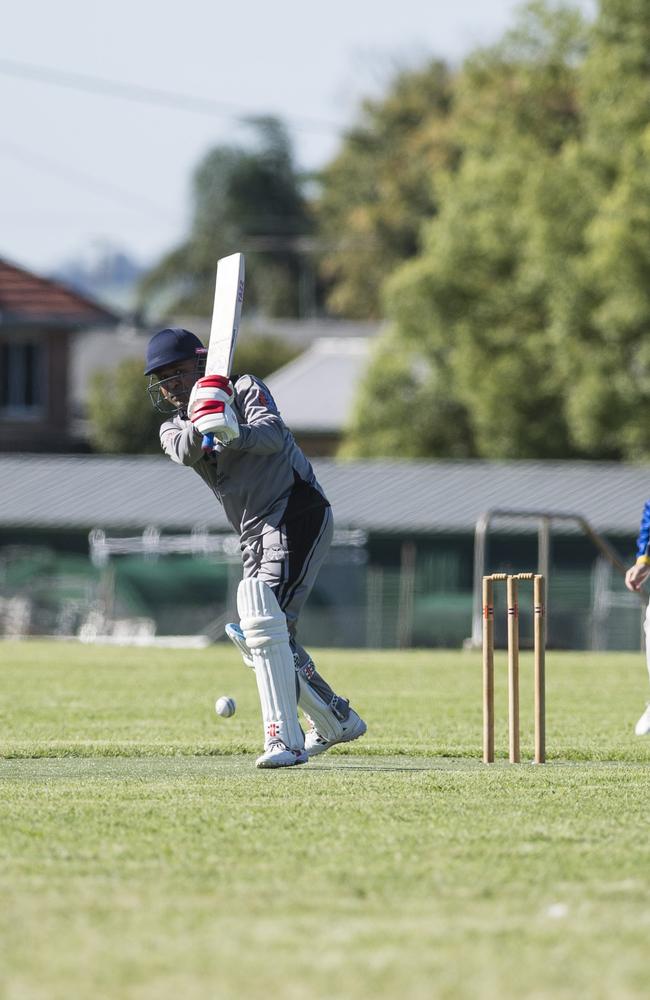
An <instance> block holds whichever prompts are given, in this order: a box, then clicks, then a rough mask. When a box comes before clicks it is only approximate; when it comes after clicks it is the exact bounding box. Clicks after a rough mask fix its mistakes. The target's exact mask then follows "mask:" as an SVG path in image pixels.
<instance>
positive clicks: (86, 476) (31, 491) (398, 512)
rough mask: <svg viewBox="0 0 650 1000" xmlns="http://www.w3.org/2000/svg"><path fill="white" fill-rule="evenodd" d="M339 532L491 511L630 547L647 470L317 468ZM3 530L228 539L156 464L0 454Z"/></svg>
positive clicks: (200, 492) (434, 529)
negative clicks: (559, 520) (576, 523)
mask: <svg viewBox="0 0 650 1000" xmlns="http://www.w3.org/2000/svg"><path fill="white" fill-rule="evenodd" d="M313 464H314V468H315V471H316V475H317V477H318V479H319V481H320V482H321V484H322V486H323V487H324V489H325V491H326V493H327V495H328V497H329V498H330V500H331V502H332V506H333V508H334V516H335V521H336V524H337V526H338V527H339V528H358V529H362V530H365V531H370V532H386V533H392V532H413V533H420V532H422V533H439V532H453V533H465V532H470V531H472V530H473V529H474V526H475V524H476V521H477V519H478V518H479V517H480V516H481V514H483V513H484V512H485V511H487V510H490V509H494V508H508V509H511V510H512V509H520V510H521V509H528V510H530V509H534V510H547V511H563V512H572V513H576V514H579V515H582V516H583V517H585V518H587V519H588V521H589V522H590V523H591V525H592V526H593V527H594V528H595V529H596V530H597V531H600V532H603V533H608V534H615V535H630V536H634V535H636V533H637V530H638V525H639V519H640V514H641V510H642V507H643V504H644V503H645V501H646V500H647V499H648V496H649V495H650V467H647V466H646V467H643V466H630V465H619V464H616V463H601V462H593V463H590V462H484V461H467V462H465V461H407V460H402V461H380V460H372V461H371V460H366V461H354V462H337V461H335V460H329V459H328V460H325V459H321V460H318V461H315V462H314V463H313ZM0 484H1V487H0V498H1V500H0V528H5V529H6V528H9V527H12V526H13V527H16V528H17V527H30V526H31V527H34V528H61V529H64V528H77V529H90V528H92V527H101V528H105V529H113V530H133V529H135V530H140V531H141V530H142V529H143V528H144V527H145V526H147V525H155V526H157V527H158V528H159V529H160V530H173V531H186V530H187V531H189V530H191V529H192V528H199V527H201V528H207V529H208V530H211V531H225V530H227V529H228V525H227V523H226V520H225V518H224V515H223V512H222V509H221V507H220V505H219V504H218V503H217V502H216V501H215V499H214V496H213V495H212V493H211V492H210V491H209V490H208V489H207V488H206V486H205V484H204V483H203V482H202V480H201V479H200V478H199V476H197V475H195V474H192V472H191V470H189V469H186V468H183V467H182V466H180V465H175V464H173V463H172V462H170V461H169V460H168V459H166V458H165V457H164V456H160V457H158V456H146V457H144V456H143V457H140V456H125V457H108V456H99V455H85V456H83V455H82V456H44V455H19V456H15V455H0Z"/></svg>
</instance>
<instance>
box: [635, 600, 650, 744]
mask: <svg viewBox="0 0 650 1000" xmlns="http://www.w3.org/2000/svg"><path fill="white" fill-rule="evenodd" d="M643 628H644V631H645V655H646V664H647V667H648V675H649V676H650V601H649V602H648V608H647V610H646V613H645V621H644V625H643ZM634 732H635V733H636V735H637V736H648V735H650V702H648V704H647V706H646V709H645V712H644V713H643V715H642V716H641V718H640V719H639V721H638V722H637V724H636V726H635V727H634Z"/></svg>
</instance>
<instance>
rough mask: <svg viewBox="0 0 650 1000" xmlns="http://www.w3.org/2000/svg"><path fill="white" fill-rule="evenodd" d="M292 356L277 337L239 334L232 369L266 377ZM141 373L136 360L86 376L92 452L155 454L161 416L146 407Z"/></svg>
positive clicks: (290, 348) (292, 350) (295, 351)
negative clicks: (89, 378)
mask: <svg viewBox="0 0 650 1000" xmlns="http://www.w3.org/2000/svg"><path fill="white" fill-rule="evenodd" d="M298 353H299V350H298V349H297V348H295V347H293V346H292V345H291V344H288V343H287V342H286V341H284V340H282V339H281V338H280V337H275V336H270V335H257V336H246V335H244V336H243V337H241V338H240V339H239V342H238V344H237V350H236V352H235V359H234V365H233V369H234V371H235V372H239V373H242V374H243V373H244V372H250V373H251V374H253V375H258V376H259V377H260V378H266V376H267V375H269V374H270V373H271V372H274V371H277V369H278V368H281V367H282V366H283V365H286V364H287V363H288V362H289V361H291V360H292V359H293V358H294V357H296V355H297V354H298ZM142 369H143V362H142V360H141V359H140V358H128V359H126V360H124V361H122V362H120V364H119V365H117V366H116V367H115V368H114V369H101V370H99V371H97V372H95V373H94V375H93V376H92V379H91V384H90V393H89V397H88V416H89V419H90V424H91V433H90V440H91V444H92V446H93V448H94V450H95V451H100V452H109V453H111V454H122V455H132V454H148V453H152V452H153V453H155V454H158V453H159V452H160V441H159V437H158V430H159V428H160V424H161V423H162V421H163V419H164V417H163V416H162V414H160V413H158V412H157V411H156V410H154V408H153V406H152V405H151V401H150V399H149V396H148V394H147V391H146V385H147V379H146V378H145V377H144V376H143V374H142Z"/></svg>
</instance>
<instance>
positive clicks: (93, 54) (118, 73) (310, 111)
mask: <svg viewBox="0 0 650 1000" xmlns="http://www.w3.org/2000/svg"><path fill="white" fill-rule="evenodd" d="M576 2H577V3H579V6H581V7H582V8H583V9H585V10H587V11H590V10H591V8H592V6H593V4H592V0H576ZM517 6H519V3H518V0H453V2H451V3H450V2H449V0H440V2H439V0H429V2H426V0H400V2H399V3H395V2H391V3H388V2H385V0H347V2H344V0H327V3H319V4H318V5H314V4H310V3H309V2H308V0H301V2H299V0H276V2H275V3H273V4H270V3H268V0H266V2H264V3H263V2H261V0H248V2H243V3H239V4H234V3H226V2H223V0H212V2H208V0H183V2H182V3H174V4H171V3H169V2H167V3H165V2H162V0H155V2H154V0H129V2H127V0H112V2H111V3H110V4H89V3H88V2H87V0H84V2H82V0H57V3H56V4H46V3H44V2H43V0H21V3H20V4H12V5H11V6H10V9H8V10H7V11H5V14H4V17H3V30H2V33H1V34H0V93H1V94H2V107H3V129H2V136H1V137H0V222H1V225H0V255H2V256H6V257H8V258H9V259H11V260H14V261H15V262H17V263H19V264H23V265H25V266H27V267H31V268H33V269H35V270H37V271H39V270H40V271H46V270H47V269H48V268H51V267H52V266H53V265H55V264H56V263H58V262H60V261H61V260H62V259H66V258H68V257H71V256H74V255H77V254H79V253H81V252H83V251H86V250H87V249H88V248H89V247H91V246H93V245H96V244H97V243H98V242H101V241H108V242H110V243H113V244H116V245H119V246H121V247H123V248H125V249H126V250H128V251H130V252H131V253H133V254H134V255H135V256H136V257H137V258H139V259H140V260H142V261H143V262H150V261H151V260H153V259H155V257H156V256H157V255H158V254H160V253H161V252H163V251H164V250H165V249H167V248H169V247H170V246H172V245H174V244H175V243H176V242H178V241H179V240H180V239H181V238H182V236H183V234H184V231H185V228H186V223H187V216H188V207H189V185H190V176H191V172H192V170H193V168H194V167H195V166H196V164H197V163H198V161H199V160H200V158H201V157H202V156H203V155H204V154H205V152H206V151H207V150H208V149H210V148H211V147H212V146H213V145H216V144H218V143H223V142H229V141H233V140H237V138H238V137H239V138H241V137H242V135H243V133H242V130H241V125H239V124H238V121H237V116H238V114H246V113H250V114H259V113H273V114H277V115H279V116H280V117H282V118H283V119H285V120H286V122H287V124H288V125H289V127H290V132H291V136H292V139H293V141H294V148H295V151H296V158H297V161H298V163H299V164H300V166H302V167H304V168H306V169H309V168H317V167H319V166H322V165H323V164H324V163H325V162H327V160H328V159H329V158H330V157H331V156H332V155H334V153H335V152H336V149H337V146H338V142H339V136H340V130H341V129H342V128H345V127H346V126H347V125H349V124H350V123H351V122H352V121H353V120H354V116H355V112H356V110H357V108H358V106H359V102H360V100H361V99H362V98H363V97H364V96H366V95H368V94H379V93H381V92H382V91H383V89H384V86H385V83H386V81H387V80H388V79H389V78H390V76H391V74H392V72H393V71H394V68H395V67H396V66H410V65H417V64H418V63H420V62H422V61H424V60H425V59H426V58H427V57H430V56H434V55H435V56H439V57H442V58H444V59H446V60H448V61H449V62H452V63H453V62H458V61H459V60H461V59H462V57H463V55H464V54H466V53H467V52H468V51H470V50H471V49H473V48H475V47H476V46H478V45H480V44H484V43H488V42H491V41H494V40H496V39H497V38H498V37H499V36H500V35H501V34H502V32H503V31H504V30H505V29H506V28H507V27H508V25H509V24H511V23H512V18H513V11H514V10H515V8H516V7H517ZM50 71H56V72H58V74H60V75H59V77H58V79H59V81H60V82H65V83H66V85H65V86H62V85H60V84H56V83H55V82H54V79H55V78H52V77H51V76H50ZM92 78H94V79H99V80H106V81H113V82H115V83H121V84H124V85H127V87H130V88H137V87H140V88H148V89H149V90H158V91H166V92H172V93H175V94H180V95H193V96H194V97H202V98H208V99H210V100H211V101H212V102H213V103H214V110H213V111H212V112H211V113H209V114H206V113H199V112H198V111H196V110H188V109H178V110H177V109H172V108H170V107H166V106H162V105H160V104H156V103H152V102H150V103H144V102H140V101H136V100H134V99H133V98H134V91H133V90H132V89H131V90H129V91H128V95H129V96H128V99H127V98H125V97H119V96H115V95H110V94H108V93H102V92H98V91H97V89H95V84H93V83H92Z"/></svg>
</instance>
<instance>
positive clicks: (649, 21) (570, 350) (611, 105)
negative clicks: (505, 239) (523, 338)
mask: <svg viewBox="0 0 650 1000" xmlns="http://www.w3.org/2000/svg"><path fill="white" fill-rule="evenodd" d="M649 51H650V7H649V6H648V4H647V3H645V2H642V0H601V3H600V10H599V15H598V17H597V19H596V22H595V24H594V32H593V40H592V44H591V46H590V50H589V54H588V57H587V59H586V60H585V63H584V66H583V68H582V71H581V78H580V82H581V93H582V95H583V96H582V101H583V106H584V138H583V141H582V143H581V150H580V154H581V164H580V165H581V171H580V180H581V197H582V198H583V199H584V197H585V191H589V192H590V197H591V201H592V203H593V208H592V211H591V212H590V213H589V214H588V216H587V218H586V219H585V220H584V224H583V226H582V230H581V237H582V248H581V251H582V252H581V253H580V254H577V255H576V256H575V257H574V258H573V259H572V261H571V271H572V276H573V280H572V281H571V283H570V284H569V285H568V286H567V288H566V294H565V296H564V299H563V301H562V303H561V308H559V309H558V323H557V329H558V333H559V336H560V337H561V339H562V342H563V343H564V344H565V345H566V348H565V352H564V361H565V364H566V366H567V368H568V374H567V377H568V378H569V379H570V386H571V391H570V394H569V396H568V414H569V421H570V426H571V430H572V435H573V438H574V440H575V441H576V443H577V444H578V446H579V447H581V448H582V449H583V450H584V451H585V452H586V453H587V454H588V455H589V456H590V457H605V458H624V459H629V460H638V459H641V458H643V459H648V458H649V457H650V428H649V427H648V421H647V411H648V405H649V404H650V346H649V343H650V342H649V339H648V331H649V328H650V208H649V207H648V206H649V205H650V59H649V58H648V52H649Z"/></svg>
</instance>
